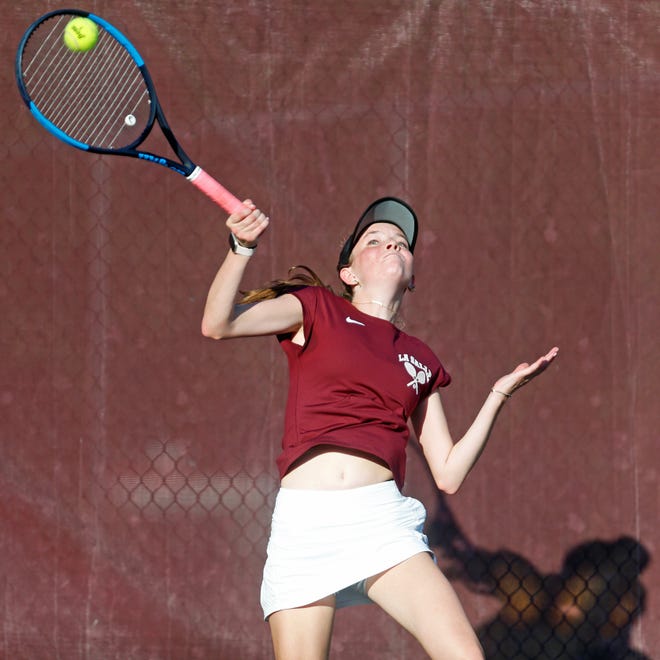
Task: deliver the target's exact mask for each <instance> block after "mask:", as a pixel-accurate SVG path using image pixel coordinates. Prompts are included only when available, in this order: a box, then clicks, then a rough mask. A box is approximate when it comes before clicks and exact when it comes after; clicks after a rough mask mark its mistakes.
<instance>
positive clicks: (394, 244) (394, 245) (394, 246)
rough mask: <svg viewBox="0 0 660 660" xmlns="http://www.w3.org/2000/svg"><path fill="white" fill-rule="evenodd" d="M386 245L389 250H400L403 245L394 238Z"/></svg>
mask: <svg viewBox="0 0 660 660" xmlns="http://www.w3.org/2000/svg"><path fill="white" fill-rule="evenodd" d="M386 247H387V249H388V250H400V249H401V246H400V245H399V244H398V243H397V242H396V241H394V240H392V241H388V242H387V246H386Z"/></svg>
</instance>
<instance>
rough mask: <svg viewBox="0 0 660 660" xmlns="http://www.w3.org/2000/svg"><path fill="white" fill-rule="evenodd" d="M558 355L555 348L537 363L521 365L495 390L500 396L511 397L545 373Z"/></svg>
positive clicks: (500, 380)
mask: <svg viewBox="0 0 660 660" xmlns="http://www.w3.org/2000/svg"><path fill="white" fill-rule="evenodd" d="M557 353H559V349H558V348H557V347H556V346H555V347H554V348H552V349H550V351H548V352H547V353H546V354H545V355H543V356H542V357H540V358H539V359H538V360H537V361H536V362H534V363H532V364H528V363H527V362H523V363H522V364H519V365H518V366H517V367H516V368H515V369H514V370H513V371H512V372H511V373H510V374H507V375H506V376H502V378H500V379H499V380H498V381H497V382H496V383H495V385H493V390H494V391H495V392H499V393H500V394H505V395H508V396H511V394H513V393H514V392H515V391H516V390H517V389H519V388H521V387H522V386H523V385H526V384H527V383H529V381H530V380H532V378H536V376H538V375H539V374H540V373H543V372H544V371H545V370H546V369H547V367H548V365H549V364H550V363H551V362H552V361H553V360H554V359H555V358H556V357H557Z"/></svg>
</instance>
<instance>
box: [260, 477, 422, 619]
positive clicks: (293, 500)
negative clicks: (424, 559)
mask: <svg viewBox="0 0 660 660" xmlns="http://www.w3.org/2000/svg"><path fill="white" fill-rule="evenodd" d="M425 519H426V509H425V508H424V505H423V504H422V503H421V502H419V501H418V500H415V499H413V498H412V497H405V496H404V495H402V494H401V493H400V492H399V489H398V488H397V486H396V484H395V482H394V481H385V482H383V483H379V484H374V485H373V486H364V487H362V488H352V489H348V490H298V489H291V488H288V489H287V488H281V489H280V491H279V493H278V495H277V499H276V500H275V510H274V511H273V521H272V527H271V534H270V540H269V542H268V551H267V554H268V556H267V559H266V565H265V567H264V576H263V582H262V585H261V606H262V608H263V611H264V618H265V619H268V617H269V616H270V615H271V614H272V613H273V612H277V611H278V610H283V609H291V608H294V607H302V606H303V605H309V604H310V603H314V602H316V601H317V600H320V599H321V598H325V597H326V596H330V595H332V594H335V595H336V597H337V607H338V608H339V607H347V606H349V605H358V604H361V603H370V602H371V601H370V600H369V598H368V597H367V595H366V593H365V591H364V583H363V582H364V580H366V578H368V577H371V576H372V575H376V574H377V573H381V572H382V571H384V570H387V569H388V568H392V566H396V565H397V564H399V563H401V562H402V561H405V560H406V559H409V558H410V557H412V556H413V555H416V554H418V553H420V552H429V553H430V552H431V551H430V549H429V546H428V542H427V539H426V536H425V535H424V534H423V532H422V529H423V526H424V521H425Z"/></svg>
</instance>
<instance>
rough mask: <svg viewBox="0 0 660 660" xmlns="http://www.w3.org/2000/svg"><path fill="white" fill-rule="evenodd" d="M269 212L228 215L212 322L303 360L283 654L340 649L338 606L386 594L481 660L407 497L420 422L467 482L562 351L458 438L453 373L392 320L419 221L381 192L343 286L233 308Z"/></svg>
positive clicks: (434, 456)
mask: <svg viewBox="0 0 660 660" xmlns="http://www.w3.org/2000/svg"><path fill="white" fill-rule="evenodd" d="M268 224H269V220H268V218H267V217H266V216H265V215H264V213H262V212H261V211H260V210H258V209H257V208H256V207H255V205H254V204H253V203H252V202H251V201H250V200H246V201H245V206H244V208H243V209H241V210H239V211H238V212H235V213H233V214H232V215H230V216H229V218H228V220H227V227H228V228H229V231H230V246H231V247H230V250H229V252H228V254H227V256H226V258H225V260H224V262H223V263H222V265H221V266H220V269H219V270H218V273H217V275H216V277H215V279H214V281H213V283H212V284H211V287H210V290H209V293H208V299H207V303H206V308H205V311H204V318H203V321H202V332H203V334H204V335H205V336H207V337H213V338H216V339H229V338H233V337H248V336H255V335H276V336H277V338H278V340H279V342H280V344H281V346H282V348H283V350H284V353H285V354H286V356H287V359H288V364H289V393H288V402H287V408H286V416H285V429H284V437H283V441H282V452H281V454H280V455H279V457H278V459H277V465H278V469H279V473H280V477H281V487H280V490H279V492H278V495H277V498H276V502H275V509H274V512H273V519H272V525H271V535H270V540H269V543H268V557H267V560H266V565H265V568H264V576H263V583H262V588H261V604H262V607H263V610H264V617H265V619H266V620H267V621H268V622H269V625H270V630H271V635H272V639H273V647H274V651H275V657H276V658H277V660H295V659H300V660H317V659H318V660H322V659H326V658H328V655H329V651H330V639H331V634H332V628H333V621H334V615H335V611H336V609H337V608H340V607H345V606H347V605H353V604H357V603H364V602H373V603H376V604H378V605H379V606H380V607H381V608H383V610H385V611H386V612H387V613H388V614H389V615H391V616H392V617H393V618H394V619H395V620H396V621H397V622H399V624H401V625H402V626H403V627H404V628H405V629H406V630H408V631H409V632H410V633H411V634H412V635H414V636H415V638H416V639H417V640H418V641H419V643H420V644H421V646H422V647H423V648H424V650H425V651H426V653H427V654H428V655H429V656H430V657H431V658H438V659H439V658H452V659H457V658H461V659H472V658H483V651H482V649H481V646H480V644H479V642H478V640H477V637H476V635H475V633H474V631H473V629H472V627H471V625H470V623H469V621H468V619H467V616H466V614H465V612H464V610H463V607H462V606H461V604H460V602H459V599H458V597H457V595H456V593H455V592H454V589H453V588H452V586H451V585H450V583H449V581H448V580H447V579H446V578H445V576H444V575H443V574H442V572H441V570H440V569H439V568H438V566H437V565H436V563H435V562H434V558H433V555H432V552H431V551H430V549H429V546H428V544H427V540H426V537H425V536H424V533H423V526H424V521H425V517H426V511H425V509H424V506H423V505H422V504H421V503H420V502H419V501H417V500H415V499H413V498H410V497H406V496H404V495H403V494H402V493H401V488H402V486H403V483H404V478H405V466H406V456H405V449H406V443H407V441H408V435H409V432H408V420H409V419H410V420H411V422H412V425H413V428H414V430H415V433H416V435H417V437H418V439H419V442H420V444H421V446H422V448H423V451H424V456H425V458H426V460H427V462H428V464H429V467H430V470H431V473H432V474H433V477H434V479H435V482H436V484H437V486H438V488H440V489H441V490H443V491H445V492H446V493H455V492H456V491H457V490H458V489H459V487H460V485H461V484H462V483H463V480H464V479H465V477H466V476H467V474H468V473H469V472H470V470H471V468H472V467H473V465H474V464H475V462H476V461H477V459H478V457H479V455H480V454H481V452H482V451H483V449H484V447H485V445H486V443H487V441H488V437H489V435H490V433H491V430H492V428H493V424H494V422H495V419H496V418H497V416H498V413H499V411H500V409H501V408H502V406H503V405H504V403H505V402H506V401H508V399H509V398H510V396H511V395H512V394H513V392H514V391H515V390H517V389H518V388H519V387H521V386H522V385H524V384H526V383H527V382H529V381H530V380H531V379H532V378H534V377H535V376H537V375H538V374H539V373H541V372H542V371H543V370H544V369H545V368H546V367H547V366H548V364H550V363H551V362H552V361H553V360H554V359H555V357H556V355H557V352H558V349H557V348H553V349H552V350H550V351H549V352H548V353H547V354H546V355H544V356H543V357H540V358H539V359H538V360H536V361H535V362H534V363H532V364H527V363H523V364H520V365H519V366H518V367H516V368H515V369H514V370H513V371H512V372H511V373H510V374H507V375H506V376H503V377H502V378H500V379H499V380H497V381H496V382H495V383H494V385H493V387H492V389H491V390H490V391H489V393H488V396H487V397H486V400H485V402H484V404H483V406H482V407H481V409H480V410H479V412H478V413H477V415H476V417H475V419H474V422H473V423H472V425H471V426H470V428H469V429H468V430H467V432H466V433H465V435H464V436H463V437H462V438H461V439H460V440H458V441H457V442H454V441H453V439H452V436H451V435H450V432H449V430H448V427H447V421H446V419H445V414H444V412H443V408H442V403H441V399H440V394H439V388H441V387H444V386H446V385H448V384H449V382H450V376H449V374H448V373H447V371H446V370H445V369H444V367H443V366H442V364H441V362H440V361H439V359H438V358H437V357H436V356H435V355H434V353H433V351H432V350H431V349H430V348H429V347H428V346H427V345H426V344H424V343H423V342H422V341H420V340H419V339H416V338H415V337H412V336H410V335H407V334H406V333H404V332H403V331H402V330H400V329H399V328H398V327H397V325H396V324H395V323H394V321H395V320H396V318H397V314H398V312H399V308H400V305H401V303H402V301H403V298H404V296H405V293H406V291H408V290H409V289H411V288H413V286H414V274H413V252H414V249H415V242H416V239H417V229H418V224H417V217H416V216H415V213H414V212H413V210H412V209H411V208H410V207H409V206H408V205H407V204H406V203H404V202H403V201H401V200H399V199H396V198H393V197H388V198H383V199H379V200H376V201H375V202H374V203H372V204H371V205H370V206H369V207H368V208H367V210H366V211H365V212H364V213H363V214H362V216H361V217H360V219H359V221H358V223H357V225H356V226H355V229H354V230H353V233H352V234H351V235H350V236H349V238H348V239H347V241H346V243H345V245H344V247H343V249H342V251H341V253H340V256H339V262H338V266H337V268H338V274H339V278H340V280H341V283H342V285H343V288H344V293H343V296H339V295H336V294H335V293H333V292H332V291H331V290H330V289H329V288H327V287H326V286H324V285H323V283H322V282H320V281H319V280H318V278H316V277H315V276H314V275H313V272H312V271H308V272H309V273H310V274H305V275H300V276H298V277H294V278H291V279H290V280H279V281H276V282H274V283H272V284H271V285H269V286H267V287H264V288H263V289H260V290H257V291H254V292H251V293H250V294H249V295H248V296H246V297H244V298H243V299H242V301H241V303H239V304H238V305H237V304H235V301H236V299H237V294H238V291H239V286H240V283H241V280H242V278H243V274H244V272H245V269H246V267H247V265H248V263H249V260H250V256H251V255H252V254H253V252H254V250H255V248H256V246H257V242H258V240H259V238H260V237H261V236H262V235H263V232H264V231H265V230H266V228H267V227H268Z"/></svg>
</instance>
